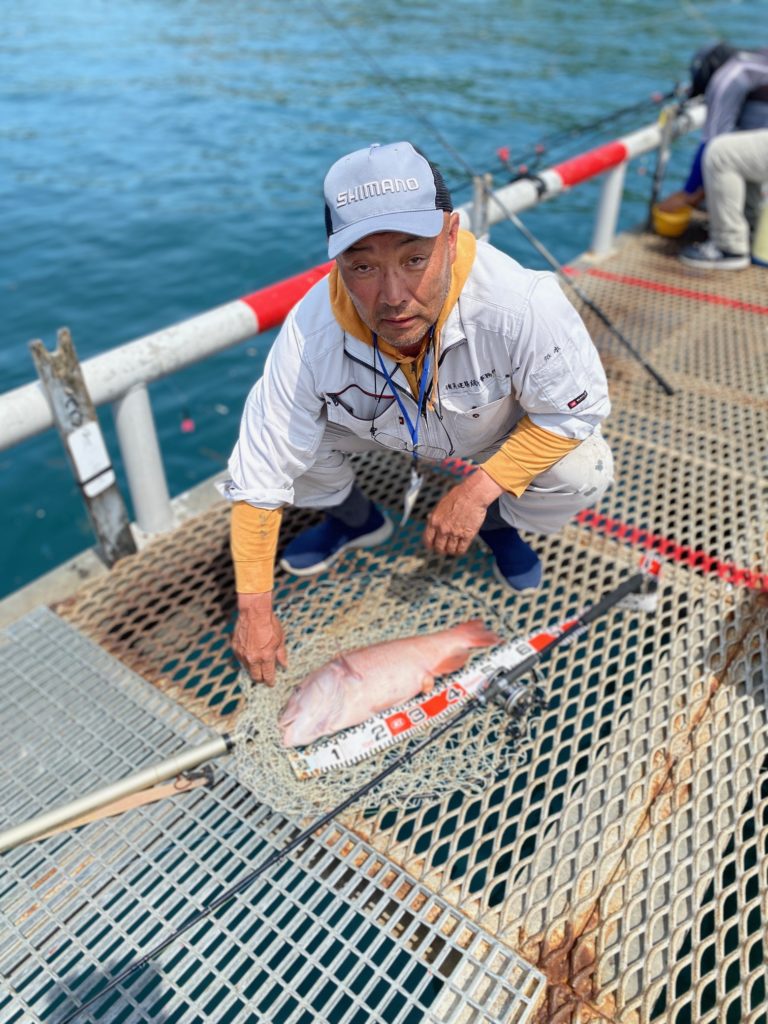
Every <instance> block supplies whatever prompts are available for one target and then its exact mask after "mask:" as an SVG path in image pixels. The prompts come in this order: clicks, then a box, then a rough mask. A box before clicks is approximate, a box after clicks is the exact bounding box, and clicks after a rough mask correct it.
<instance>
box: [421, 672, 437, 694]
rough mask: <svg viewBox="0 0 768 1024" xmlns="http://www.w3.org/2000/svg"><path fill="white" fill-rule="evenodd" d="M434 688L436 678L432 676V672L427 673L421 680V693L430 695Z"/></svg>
mask: <svg viewBox="0 0 768 1024" xmlns="http://www.w3.org/2000/svg"><path fill="white" fill-rule="evenodd" d="M434 686H435V677H434V676H433V675H432V673H431V672H425V673H424V675H423V677H422V680H421V692H422V693H429V692H430V691H431V690H433V689H434Z"/></svg>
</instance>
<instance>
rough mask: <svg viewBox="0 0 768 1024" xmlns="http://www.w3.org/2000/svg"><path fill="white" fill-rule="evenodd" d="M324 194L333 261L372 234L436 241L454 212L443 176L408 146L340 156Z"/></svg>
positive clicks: (327, 178)
mask: <svg viewBox="0 0 768 1024" xmlns="http://www.w3.org/2000/svg"><path fill="white" fill-rule="evenodd" d="M324 193H325V226H326V230H327V232H328V256H329V257H330V258H331V259H333V258H334V257H336V256H338V255H339V253H340V252H344V250H345V249H348V248H349V247H350V245H354V244H355V242H359V241H360V239H361V238H365V236H366V235H372V234H374V232H376V231H404V232H405V233H406V234H409V235H417V236H419V237H422V238H434V237H435V236H436V235H439V234H440V232H441V230H442V227H443V213H444V212H449V213H450V211H451V210H452V209H453V203H452V202H451V196H450V193H449V192H448V189H447V188H446V187H445V182H444V181H443V178H442V175H441V174H440V172H439V171H438V169H437V168H436V167H435V166H434V165H433V164H431V163H430V162H429V160H427V158H426V157H424V156H422V155H421V153H418V152H417V151H416V150H415V149H414V147H413V146H412V145H411V143H410V142H393V143H392V144H391V145H388V146H380V145H378V144H375V145H373V146H369V147H367V148H366V149H358V150H357V151H356V152H354V153H349V154H348V155H347V156H343V157H342V158H341V159H340V160H337V161H336V163H335V164H334V165H333V166H332V167H331V169H330V170H329V171H328V173H327V174H326V176H325V185H324Z"/></svg>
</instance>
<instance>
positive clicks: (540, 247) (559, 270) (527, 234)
mask: <svg viewBox="0 0 768 1024" xmlns="http://www.w3.org/2000/svg"><path fill="white" fill-rule="evenodd" d="M490 195H491V196H492V197H493V198H494V199H496V200H497V202H499V204H500V205H501V206H502V209H504V210H505V212H506V216H507V217H508V218H509V220H510V222H511V223H512V224H514V226H515V227H516V228H517V230H518V231H519V232H520V234H521V235H522V236H523V237H524V238H525V239H526V240H527V241H528V242H530V244H531V245H532V246H533V248H534V249H535V250H536V251H537V252H538V253H539V254H540V255H541V256H543V257H544V259H545V260H546V261H547V263H549V265H550V267H552V269H553V270H554V271H555V273H556V274H557V276H558V277H559V278H560V280H561V281H563V282H564V283H565V284H567V285H568V286H569V287H570V288H571V289H573V291H574V292H575V293H576V295H578V297H579V298H580V299H581V301H582V302H583V303H584V305H585V306H587V307H588V308H589V309H591V310H592V312H593V313H594V314H595V316H596V317H597V318H598V319H599V320H600V321H601V322H602V323H603V324H605V326H606V327H607V328H608V329H609V330H610V332H611V333H612V334H613V335H614V337H615V338H616V339H617V340H618V341H620V342H621V344H622V345H623V346H624V347H625V348H626V350H627V351H628V352H629V353H630V355H631V356H632V357H633V358H634V359H635V361H636V362H638V363H639V364H640V365H641V366H642V368H643V369H644V370H645V372H646V373H647V374H649V375H650V376H651V377H652V378H653V379H654V380H655V381H656V383H657V384H658V385H659V387H660V388H661V389H662V390H663V391H664V392H665V393H666V394H667V395H674V393H675V389H674V388H673V387H672V386H671V384H669V383H668V382H667V381H666V380H665V379H664V378H663V377H662V376H661V374H660V373H659V372H658V370H656V369H655V368H654V367H653V366H652V365H651V364H650V363H649V362H648V360H647V359H645V358H644V356H642V355H641V354H640V352H638V350H637V349H636V348H635V346H634V345H633V344H632V342H631V341H630V340H629V338H627V336H626V335H625V334H624V332H623V331H621V330H619V328H618V327H617V326H616V324H614V323H613V321H612V320H610V319H609V317H608V315H607V314H606V313H605V312H604V311H603V309H602V308H601V307H600V306H598V304H597V303H596V302H595V301H594V300H593V299H591V298H590V297H589V296H588V295H587V293H586V292H585V291H584V290H583V288H580V287H579V285H577V284H576V282H575V281H573V280H572V278H571V277H570V275H568V274H566V272H565V268H564V267H563V265H562V264H561V263H560V262H559V261H558V260H556V259H555V257H554V256H553V255H552V253H551V252H550V251H549V250H548V249H547V247H546V246H545V245H544V243H543V242H542V241H541V240H540V239H539V238H537V237H536V236H535V235H534V234H533V232H532V231H530V230H529V229H528V228H527V227H526V226H525V224H523V222H522V221H521V220H520V218H519V217H518V216H517V214H516V213H513V212H512V211H511V210H507V209H506V207H505V206H504V205H503V203H501V200H500V199H499V197H498V196H496V195H494V193H493V192H490Z"/></svg>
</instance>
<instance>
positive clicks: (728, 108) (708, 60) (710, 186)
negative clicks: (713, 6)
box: [659, 43, 768, 270]
mask: <svg viewBox="0 0 768 1024" xmlns="http://www.w3.org/2000/svg"><path fill="white" fill-rule="evenodd" d="M702 94H703V95H704V99H705V101H706V104H707V116H706V121H705V123H704V128H703V131H702V141H701V144H700V145H699V147H698V150H697V151H696V155H695V157H694V160H693V164H692V166H691V170H690V173H689V175H688V180H687V181H686V183H685V185H684V186H683V188H682V190H680V191H678V192H675V193H673V194H672V195H671V196H669V197H667V198H666V199H665V200H663V201H662V202H661V203H659V209H660V210H662V211H667V212H673V211H675V210H678V209H680V208H681V207H683V206H686V205H687V206H699V205H701V203H702V202H704V201H705V200H706V205H707V212H708V214H709V238H708V239H707V241H705V242H698V243H694V244H693V245H690V246H687V247H686V248H684V249H683V250H682V251H681V252H680V255H679V259H680V260H681V262H683V263H684V264H686V266H692V267H700V268H703V269H720V270H740V269H743V268H744V267H746V266H748V265H749V262H750V234H751V233H752V232H754V229H755V226H756V224H757V220H758V216H759V208H760V200H761V193H762V183H763V182H766V181H768V148H766V147H768V141H766V140H767V138H768V136H767V135H766V131H768V50H738V49H735V48H734V47H732V46H729V45H728V44H726V43H718V44H716V45H715V46H709V47H706V48H705V49H703V50H700V51H699V52H698V53H697V54H696V55H695V57H694V59H693V62H692V64H691V86H690V90H689V95H690V96H691V97H694V96H700V95H702Z"/></svg>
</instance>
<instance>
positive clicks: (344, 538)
mask: <svg viewBox="0 0 768 1024" xmlns="http://www.w3.org/2000/svg"><path fill="white" fill-rule="evenodd" d="M392 530H393V526H392V521H391V520H390V519H388V518H387V516H385V515H382V513H381V512H379V510H378V509H377V508H376V506H375V505H373V504H372V505H371V511H370V514H369V516H368V518H367V519H366V521H365V522H364V523H363V524H362V525H361V526H347V525H346V523H342V521H341V520H340V519H336V518H335V517H334V516H332V515H327V516H326V517H325V519H323V521H322V522H321V523H318V524H317V526H311V527H310V528H309V529H308V530H304V532H303V533H300V534H299V536H298V537H294V539H293V540H292V541H291V542H290V544H288V545H287V546H286V548H285V551H283V557H282V558H281V559H280V566H281V568H283V569H285V571H286V572H290V573H292V574H293V575H294V576H314V575H315V574H316V573H319V572H324V571H325V570H326V569H327V568H328V567H329V566H330V565H331V564H332V563H333V562H335V561H336V559H337V558H338V557H339V555H341V554H342V553H343V552H344V551H347V550H348V549H349V548H373V547H375V546H376V545H377V544H383V543H384V541H385V540H386V539H387V538H388V537H389V535H390V534H391V533H392Z"/></svg>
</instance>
